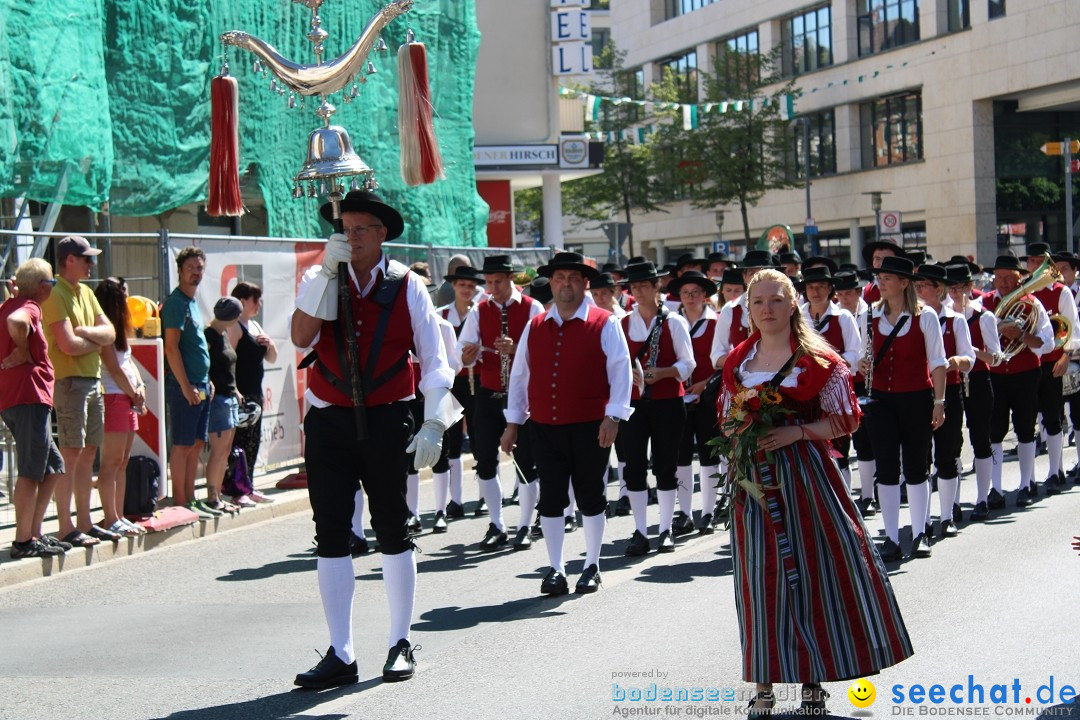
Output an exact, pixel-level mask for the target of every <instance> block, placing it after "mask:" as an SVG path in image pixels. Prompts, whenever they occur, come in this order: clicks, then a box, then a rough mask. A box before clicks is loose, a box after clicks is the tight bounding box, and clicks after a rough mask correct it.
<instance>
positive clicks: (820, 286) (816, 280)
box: [795, 264, 863, 490]
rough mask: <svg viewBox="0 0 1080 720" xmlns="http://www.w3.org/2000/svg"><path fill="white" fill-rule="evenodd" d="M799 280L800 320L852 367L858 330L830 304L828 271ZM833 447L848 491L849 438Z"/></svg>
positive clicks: (819, 268) (808, 271) (818, 269)
mask: <svg viewBox="0 0 1080 720" xmlns="http://www.w3.org/2000/svg"><path fill="white" fill-rule="evenodd" d="M802 276H803V279H802V282H801V283H798V282H797V283H795V287H796V289H798V290H801V291H802V293H803V295H804V296H805V297H806V304H805V305H803V306H802V313H803V316H804V317H805V318H806V321H807V323H808V324H809V325H810V327H812V328H814V330H815V331H817V332H818V333H819V334H820V335H821V336H822V337H823V338H825V342H827V343H829V345H830V346H831V347H832V349H833V350H835V351H836V354H837V355H839V356H840V357H841V358H843V359H844V361H845V362H846V363H847V364H848V368H852V367H854V366H855V365H857V364H858V362H859V358H861V357H862V354H863V348H862V343H861V341H860V339H859V328H858V326H856V324H855V318H854V317H853V316H852V314H851V313H849V312H848V311H847V310H844V309H843V308H841V307H840V306H838V305H837V304H836V303H834V302H833V299H834V297H835V295H836V291H835V290H834V289H833V275H832V271H831V269H830V268H829V266H828V265H825V264H820V265H813V266H811V267H809V268H805V269H804V270H803V274H802ZM832 445H833V447H834V448H836V451H837V452H838V453H840V457H839V458H837V459H836V464H837V466H838V467H839V468H840V473H841V474H842V475H843V476H844V482H845V483H846V484H847V486H848V489H849V490H850V489H851V470H850V469H849V467H848V465H849V464H850V460H848V454H849V453H850V451H851V436H850V435H838V436H836V437H835V438H833V440H832Z"/></svg>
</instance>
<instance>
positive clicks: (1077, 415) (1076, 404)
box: [1054, 252, 1080, 482]
mask: <svg viewBox="0 0 1080 720" xmlns="http://www.w3.org/2000/svg"><path fill="white" fill-rule="evenodd" d="M1054 262H1056V263H1057V267H1058V270H1059V271H1060V272H1061V277H1062V280H1063V282H1064V284H1065V286H1066V287H1068V288H1069V291H1070V292H1072V294H1073V297H1074V298H1075V297H1076V296H1077V293H1080V282H1078V281H1077V275H1076V271H1077V270H1078V269H1080V258H1078V257H1077V256H1076V255H1074V254H1073V253H1071V252H1060V253H1057V254H1055V255H1054ZM1077 333H1080V328H1073V338H1074V340H1075V339H1077V337H1076V336H1077ZM1070 356H1071V359H1072V361H1073V363H1075V362H1076V360H1077V353H1076V348H1074V349H1073V350H1072V352H1071V353H1070ZM1066 374H1068V372H1066ZM1064 399H1065V401H1066V402H1068V403H1069V423H1070V424H1071V425H1072V429H1073V435H1074V438H1075V437H1080V436H1078V435H1077V430H1076V428H1078V427H1080V392H1075V393H1072V394H1071V395H1066V396H1065V398H1064ZM1075 447H1076V450H1077V453H1078V454H1077V462H1075V463H1074V464H1073V466H1072V467H1071V468H1070V469H1069V471H1068V472H1067V473H1065V477H1067V478H1069V479H1070V480H1072V481H1074V482H1076V481H1077V480H1078V479H1080V443H1076V444H1075Z"/></svg>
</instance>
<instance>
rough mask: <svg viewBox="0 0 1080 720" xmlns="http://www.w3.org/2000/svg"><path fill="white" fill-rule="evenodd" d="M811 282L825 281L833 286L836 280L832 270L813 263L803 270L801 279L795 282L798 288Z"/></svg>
mask: <svg viewBox="0 0 1080 720" xmlns="http://www.w3.org/2000/svg"><path fill="white" fill-rule="evenodd" d="M812 282H827V283H829V284H830V285H833V286H835V285H836V281H835V278H834V277H833V274H832V271H831V270H830V269H829V267H828V266H826V265H815V266H814V267H812V268H808V269H806V270H803V273H802V280H800V281H799V282H797V283H796V285H798V286H799V287H800V288H804V287H806V284H807V283H812Z"/></svg>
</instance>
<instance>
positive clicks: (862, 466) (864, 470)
mask: <svg viewBox="0 0 1080 720" xmlns="http://www.w3.org/2000/svg"><path fill="white" fill-rule="evenodd" d="M875 474H877V460H860V461H859V483H860V485H861V486H862V489H861V491H860V493H861V494H860V495H859V497H861V498H863V499H864V500H865V499H866V498H871V499H873V497H874V475H875Z"/></svg>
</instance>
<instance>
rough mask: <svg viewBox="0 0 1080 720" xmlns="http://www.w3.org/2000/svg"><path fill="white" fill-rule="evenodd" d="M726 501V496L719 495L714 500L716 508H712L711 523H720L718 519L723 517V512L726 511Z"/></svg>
mask: <svg viewBox="0 0 1080 720" xmlns="http://www.w3.org/2000/svg"><path fill="white" fill-rule="evenodd" d="M727 503H728V499H727V496H726V495H721V496H720V497H718V498H717V499H716V507H714V508H713V511H712V516H713V523H718V522H720V518H722V517H724V510H726V509H727Z"/></svg>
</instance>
